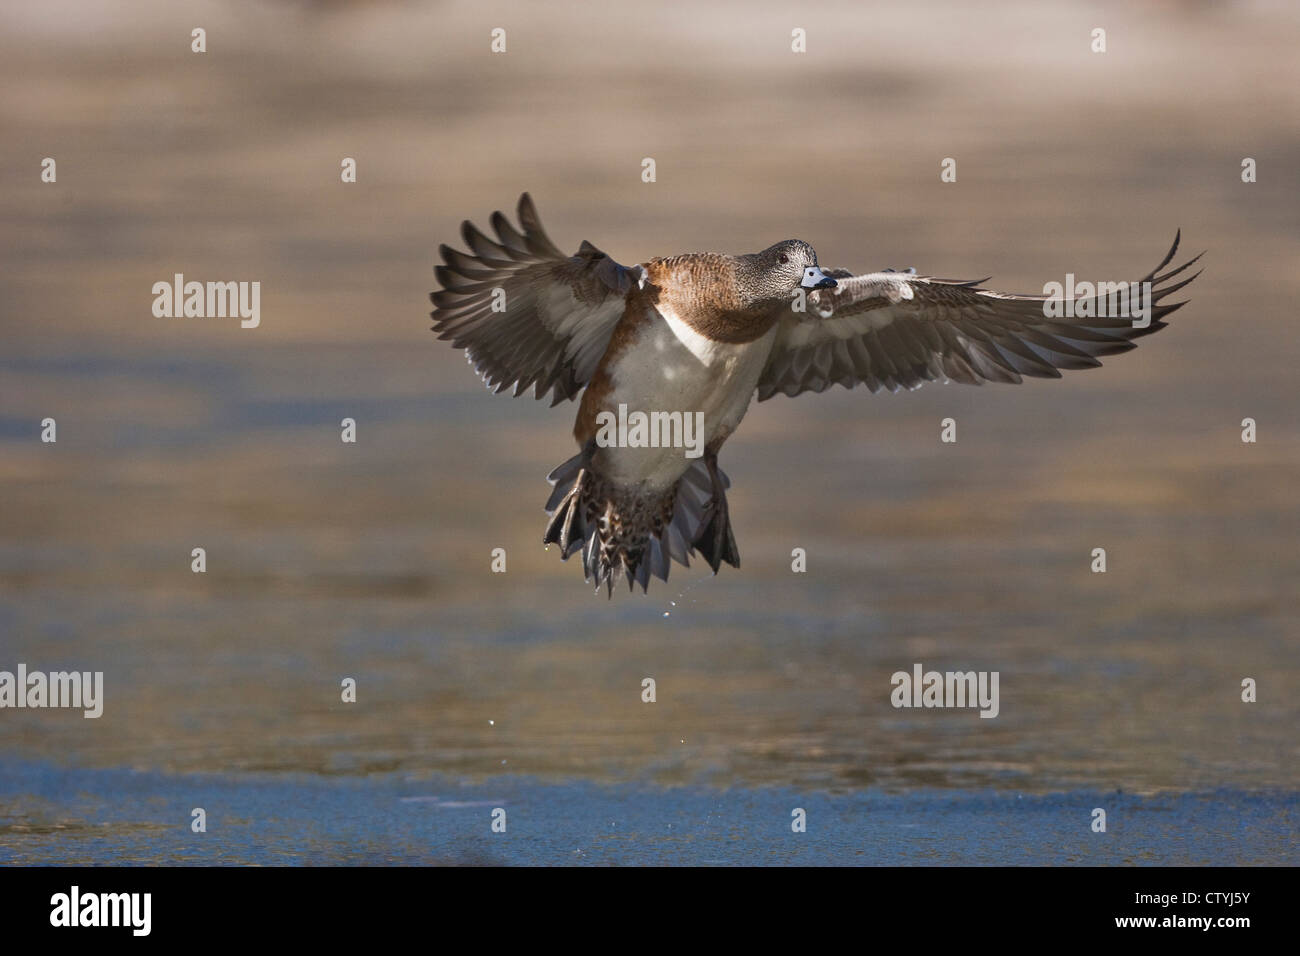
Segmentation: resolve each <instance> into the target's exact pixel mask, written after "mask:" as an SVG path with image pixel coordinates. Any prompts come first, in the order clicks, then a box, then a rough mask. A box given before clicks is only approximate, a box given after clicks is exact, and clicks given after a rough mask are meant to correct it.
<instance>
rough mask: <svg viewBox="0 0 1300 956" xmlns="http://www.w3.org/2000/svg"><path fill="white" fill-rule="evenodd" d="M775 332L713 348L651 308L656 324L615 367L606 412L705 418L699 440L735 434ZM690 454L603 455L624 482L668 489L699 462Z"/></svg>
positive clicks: (612, 451)
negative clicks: (624, 409)
mask: <svg viewBox="0 0 1300 956" xmlns="http://www.w3.org/2000/svg"><path fill="white" fill-rule="evenodd" d="M775 336H776V329H775V328H772V329H771V330H769V331H768V332H767V333H766V334H765V335H763V336H762V337H760V338H758V339H756V340H754V341H752V342H741V343H727V342H715V341H713V340H712V339H708V338H705V337H704V336H702V335H700V334H699V333H698V332H696V331H695V330H694V329H692V328H691V327H690V326H689V325H687V324H686V323H685V322H683V321H682V320H681V319H679V318H678V317H677V316H676V315H674V314H673V313H672V312H671V311H669V310H667V309H666V308H660V309H658V310H656V309H651V310H650V322H649V323H647V324H646V325H644V326H642V327H641V329H640V333H639V336H638V338H637V340H636V341H635V342H633V343H631V344H630V345H629V347H628V348H626V349H624V350H623V351H622V353H621V354H620V355H619V356H618V358H617V359H616V360H615V361H614V364H613V366H612V367H611V368H610V369H609V372H610V377H611V379H612V383H613V390H612V391H611V392H610V394H609V395H608V396H607V397H606V398H605V400H604V402H602V407H603V408H605V409H607V410H609V411H614V412H616V411H617V409H618V406H619V405H620V404H622V405H626V406H627V411H628V412H629V413H631V412H633V411H642V412H646V413H650V412H681V413H683V417H685V415H686V414H691V415H692V416H693V415H694V413H695V412H702V413H703V415H704V419H703V421H704V434H703V436H702V438H701V442H702V444H704V445H707V444H708V442H710V441H711V440H713V439H714V438H716V437H717V436H718V435H719V434H727V433H730V432H731V431H732V430H733V429H734V428H735V427H736V426H737V425H738V424H739V423H740V420H741V419H742V418H744V416H745V411H746V410H747V409H748V408H749V403H750V400H751V399H752V398H753V395H754V390H755V388H757V386H758V379H759V376H760V374H762V371H763V366H764V365H765V364H766V362H767V358H768V354H769V353H770V352H771V350H772V342H773V340H774V338H775ZM686 451H687V449H685V448H680V447H670V448H662V447H661V448H629V447H607V448H601V449H599V450H598V453H597V458H598V461H599V464H600V467H601V470H602V471H603V472H604V474H605V475H606V476H607V477H608V478H612V479H614V480H616V481H619V482H620V483H644V484H645V485H646V486H648V487H649V488H664V487H668V486H670V485H671V484H672V483H673V482H675V481H676V480H677V479H678V478H679V477H681V475H682V474H683V473H684V472H685V471H686V469H687V468H689V467H690V466H691V465H692V464H693V463H694V462H695V461H696V460H697V459H695V458H688V457H687V456H686Z"/></svg>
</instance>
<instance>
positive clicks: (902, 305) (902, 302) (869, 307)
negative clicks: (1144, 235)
mask: <svg viewBox="0 0 1300 956" xmlns="http://www.w3.org/2000/svg"><path fill="white" fill-rule="evenodd" d="M1179 235H1180V236H1181V233H1180V234H1179ZM1178 240H1179V236H1175V238H1174V244H1173V247H1172V248H1171V249H1170V250H1169V254H1168V255H1167V256H1165V258H1164V260H1163V261H1162V262H1161V263H1160V265H1158V266H1156V267H1155V268H1154V269H1153V270H1151V272H1150V273H1149V274H1148V275H1147V276H1146V277H1145V278H1144V279H1142V280H1140V282H1144V283H1145V282H1149V283H1151V285H1150V287H1149V288H1150V300H1149V305H1150V309H1151V312H1150V324H1149V325H1147V326H1146V327H1144V328H1143V327H1135V326H1134V324H1133V322H1134V320H1133V319H1132V318H1130V317H1129V313H1126V314H1125V315H1122V316H1121V315H1115V314H1114V313H1115V312H1116V311H1118V310H1116V309H1114V303H1112V302H1111V301H1110V298H1109V295H1108V294H1106V293H1100V292H1099V293H1098V294H1096V295H1093V296H1091V297H1081V298H1076V299H1073V300H1072V301H1071V302H1064V301H1062V300H1060V299H1053V298H1051V297H1049V296H1045V295H1008V294H1006V293H1002V292H994V291H992V290H989V289H984V288H981V287H980V285H979V283H980V282H983V281H985V280H983V279H976V280H975V281H973V282H960V281H955V280H952V279H936V278H933V277H930V276H914V275H908V274H906V273H899V272H875V273H871V274H869V275H860V276H854V275H852V274H851V273H848V272H845V271H842V270H840V271H837V272H830V273H827V274H828V275H830V276H832V277H834V278H835V279H837V280H838V283H839V284H838V286H837V287H836V288H834V289H822V290H819V291H816V292H812V293H809V295H808V308H807V311H806V312H805V313H802V314H800V313H796V312H793V311H790V312H788V313H786V314H785V315H783V317H782V318H781V320H780V327H779V329H778V331H777V338H776V342H775V343H774V345H773V349H772V355H771V357H770V358H769V359H768V364H767V367H766V368H765V369H764V370H763V374H762V377H761V378H760V379H759V382H758V398H759V401H762V400H764V399H767V398H771V397H772V396H773V395H776V394H778V393H780V394H784V395H798V394H799V393H800V392H805V391H814V392H824V391H826V389H828V388H830V387H831V386H832V385H835V384H837V383H838V384H840V385H843V386H844V387H845V388H852V387H853V386H855V385H857V384H858V383H863V384H865V385H866V386H867V388H869V389H871V391H873V392H875V391H877V390H879V389H881V388H886V389H889V390H890V391H891V392H894V391H898V390H899V389H900V388H907V389H911V388H916V387H918V386H920V385H922V384H924V383H925V382H944V381H952V382H964V383H967V384H971V385H982V384H983V383H984V382H986V381H987V382H1015V383H1018V382H1020V381H1022V377H1023V376H1031V377H1035V378H1060V377H1061V373H1060V371H1059V369H1076V368H1094V367H1096V366H1098V365H1100V364H1101V362H1099V361H1098V360H1097V359H1098V356H1102V355H1111V354H1114V353H1117V352H1126V351H1128V350H1129V349H1131V348H1134V347H1135V344H1134V343H1133V342H1132V339H1135V338H1138V337H1139V336H1142V335H1147V334H1148V333H1151V332H1154V331H1156V330H1157V329H1161V328H1164V326H1165V323H1164V322H1162V321H1160V320H1161V319H1162V318H1163V317H1165V316H1167V315H1168V314H1169V313H1170V312H1173V311H1174V310H1175V309H1177V308H1178V307H1179V306H1181V305H1183V304H1184V303H1183V302H1174V303H1170V304H1161V300H1162V299H1164V298H1165V297H1166V296H1168V295H1169V294H1170V293H1172V292H1174V291H1176V290H1178V289H1181V288H1182V287H1183V286H1185V285H1187V283H1189V282H1191V281H1192V279H1195V278H1196V276H1198V275H1200V273H1199V272H1197V273H1194V274H1193V275H1191V276H1190V277H1188V278H1186V279H1183V280H1182V281H1181V282H1177V283H1173V284H1170V283H1169V280H1170V279H1172V278H1173V277H1174V276H1176V275H1178V274H1179V273H1180V272H1182V271H1183V270H1185V269H1186V268H1188V266H1190V265H1191V264H1192V263H1194V262H1195V261H1196V260H1197V259H1199V258H1200V256H1197V257H1196V258H1195V259H1192V260H1190V261H1188V262H1186V263H1184V264H1183V265H1181V266H1179V267H1178V268H1176V269H1171V270H1170V271H1169V272H1166V273H1164V274H1163V275H1157V273H1158V272H1160V270H1161V269H1163V268H1164V267H1165V266H1167V265H1168V264H1169V262H1170V260H1172V259H1173V257H1174V253H1175V252H1176V251H1177V250H1178ZM1124 285H1125V286H1128V285H1129V284H1128V283H1125V284H1124ZM1107 292H1109V290H1107ZM1144 301H1145V300H1144ZM1135 304H1136V303H1130V307H1132V306H1133V305H1135ZM1066 305H1069V306H1071V311H1070V313H1068V314H1063V313H1064V312H1065V310H1064V309H1063V308H1061V307H1062V306H1066ZM1053 306H1055V308H1054V307H1053ZM1099 311H1100V312H1102V313H1106V312H1109V313H1110V315H1109V316H1107V315H1105V314H1102V315H1101V316H1099V315H1098V313H1099ZM1080 313H1083V315H1080Z"/></svg>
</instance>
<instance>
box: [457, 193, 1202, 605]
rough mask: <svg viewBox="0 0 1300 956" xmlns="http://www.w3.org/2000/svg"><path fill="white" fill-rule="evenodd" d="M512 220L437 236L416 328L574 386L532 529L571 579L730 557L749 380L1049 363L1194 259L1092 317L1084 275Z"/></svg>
mask: <svg viewBox="0 0 1300 956" xmlns="http://www.w3.org/2000/svg"><path fill="white" fill-rule="evenodd" d="M518 220H519V226H518V227H516V226H514V225H513V224H511V222H510V221H509V220H508V219H507V218H506V217H505V216H504V215H503V214H502V213H500V212H496V213H493V215H492V219H491V223H492V229H493V231H494V232H495V233H496V239H495V240H493V239H490V238H488V237H487V236H486V235H484V234H483V233H482V232H480V231H479V230H478V229H476V228H475V227H474V225H473V224H472V223H470V222H468V221H466V222H465V223H464V224H463V226H462V230H461V235H462V237H463V239H464V241H465V245H467V246H468V247H469V250H470V251H469V252H468V253H465V252H460V251H458V250H456V249H453V248H451V247H450V246H446V245H443V246H441V247H440V249H439V251H440V252H441V254H442V258H443V262H444V264H443V265H440V266H437V267H436V268H435V270H434V271H435V273H436V277H437V280H438V284H439V285H440V286H441V288H440V289H439V290H438V291H436V292H434V293H432V296H431V297H432V300H433V304H434V307H435V308H434V311H433V313H432V315H433V320H434V324H433V330H434V331H435V332H437V333H439V335H438V337H439V338H440V339H445V340H447V341H449V342H450V343H451V345H452V347H454V348H458V349H464V350H465V352H466V355H467V357H468V359H469V362H470V364H471V365H472V366H473V367H474V370H475V372H477V373H478V374H479V376H481V377H482V379H483V380H484V381H485V382H486V383H487V385H488V387H489V388H491V389H493V390H494V391H496V392H502V391H504V390H506V389H508V388H513V391H514V394H515V395H516V396H518V395H521V394H522V393H523V392H524V391H525V390H527V389H530V388H531V389H532V391H533V396H534V397H535V398H538V399H540V398H543V397H544V396H546V395H548V394H549V395H550V396H551V404H552V406H554V405H557V404H559V403H560V402H562V401H565V400H567V399H574V398H578V397H579V395H581V400H580V401H579V403H578V413H577V419H576V421H575V423H574V429H573V434H574V438H575V439H576V440H577V444H578V453H577V454H576V455H574V456H573V457H572V458H570V459H569V460H568V461H566V462H564V463H563V464H562V465H560V466H559V467H557V468H556V469H555V470H554V471H552V472H551V474H550V475H549V476H548V480H549V481H550V482H551V484H552V485H553V486H554V487H553V491H552V494H551V497H550V500H549V501H548V502H547V504H546V510H547V513H548V515H549V522H548V524H547V527H546V532H545V535H544V538H543V540H544V542H545V543H547V544H551V543H554V544H557V545H558V546H559V550H560V554H561V556H562V557H564V558H565V559H567V558H568V557H569V556H570V555H572V554H573V553H574V552H577V551H580V552H581V553H582V567H583V573H584V575H585V577H586V578H587V580H588V581H589V582H591V583H593V584H594V585H595V587H596V589H597V590H599V589H600V588H601V587H604V588H605V589H606V592H607V593H611V594H612V592H613V587H614V582H615V580H616V579H617V578H619V577H622V578H624V579H625V580H626V581H627V582H628V587H629V588H631V587H633V586H634V585H635V584H640V585H641V588H642V591H645V590H646V588H647V586H648V584H649V580H650V575H651V574H653V575H655V576H657V577H659V578H661V579H662V580H665V581H666V580H667V579H668V572H669V569H670V567H671V564H672V562H673V561H677V562H678V563H680V564H682V565H684V566H689V556H690V555H691V554H693V553H696V554H698V555H699V556H701V557H703V559H704V560H705V561H706V562H707V563H708V565H709V566H710V567H711V568H712V569H713V572H714V573H715V574H716V573H717V572H718V569H719V568H720V567H721V565H722V562H724V561H725V562H727V563H728V564H731V565H733V566H734V567H737V568H739V567H740V552H739V550H738V548H737V547H736V539H735V536H734V535H733V533H732V530H731V518H730V514H729V512H728V509H727V496H726V490H727V488H728V487H729V486H730V482H729V481H728V479H727V476H726V475H725V474H724V473H723V471H722V469H721V468H719V467H718V452H719V451H720V450H721V448H722V446H723V444H724V443H725V442H726V440H727V438H728V437H729V436H730V435H731V433H732V432H734V431H735V430H736V427H737V426H738V425H739V424H740V421H741V419H742V418H744V416H745V412H746V411H747V410H748V409H749V405H750V402H751V400H752V399H753V398H754V397H755V395H757V397H758V400H759V401H760V402H761V401H765V400H766V399H769V398H771V397H772V396H774V395H778V394H780V395H790V396H794V395H798V394H800V393H801V392H824V391H826V390H827V389H828V388H830V387H831V386H832V385H835V384H839V385H843V386H844V387H845V388H853V387H854V386H856V385H859V384H862V385H866V387H867V388H868V389H869V390H870V391H872V392H876V391H879V390H881V389H886V390H888V391H891V392H896V391H898V390H900V389H914V388H917V387H919V386H921V385H923V384H925V383H926V382H940V383H948V382H961V383H965V384H970V385H980V384H983V383H984V382H1010V383H1019V382H1021V381H1022V380H1023V379H1024V378H1025V377H1031V378H1060V377H1061V372H1060V370H1061V369H1084V368H1094V367H1096V366H1098V365H1100V364H1101V362H1100V361H1098V359H1099V357H1100V356H1104V355H1112V354H1115V353H1118V352H1125V351H1128V350H1129V349H1131V348H1134V346H1135V343H1134V342H1133V340H1134V339H1136V338H1139V337H1140V336H1143V335H1148V334H1150V333H1152V332H1155V331H1156V330H1157V329H1161V328H1163V327H1164V326H1165V323H1164V322H1163V321H1162V319H1164V318H1165V317H1166V316H1168V315H1169V314H1170V313H1171V312H1173V311H1174V310H1175V309H1177V308H1179V307H1180V306H1182V305H1184V304H1185V302H1165V301H1163V300H1164V299H1165V298H1166V297H1167V296H1169V295H1170V294H1171V293H1173V292H1175V291H1176V290H1178V289H1180V288H1182V287H1183V286H1185V285H1187V283H1189V282H1191V281H1192V279H1194V278H1196V276H1197V275H1199V274H1200V273H1199V272H1197V273H1194V274H1192V275H1190V276H1188V277H1186V278H1184V279H1182V280H1180V281H1178V282H1172V281H1171V280H1172V279H1174V277H1176V276H1178V275H1179V274H1181V273H1182V272H1184V271H1185V270H1186V269H1187V268H1188V267H1189V266H1191V265H1192V263H1194V262H1196V260H1197V259H1199V258H1200V256H1197V257H1196V258H1194V259H1191V260H1189V261H1188V262H1186V263H1184V264H1183V265H1181V266H1178V267H1177V268H1173V269H1170V270H1169V271H1167V272H1164V273H1161V270H1162V269H1164V268H1165V267H1166V266H1167V265H1169V263H1170V262H1171V261H1172V260H1173V257H1174V254H1175V253H1176V251H1177V249H1178V237H1177V236H1175V238H1174V243H1173V247H1172V248H1171V249H1170V250H1169V253H1168V255H1166V256H1165V258H1164V259H1163V260H1162V261H1161V263H1160V265H1158V266H1156V268H1155V269H1153V270H1152V271H1151V272H1150V273H1148V274H1147V276H1146V277H1145V278H1144V279H1142V280H1140V282H1142V283H1149V286H1143V287H1141V288H1145V289H1146V290H1147V292H1146V307H1145V308H1146V310H1147V311H1146V313H1145V315H1144V317H1143V320H1142V321H1135V320H1134V319H1133V318H1132V317H1130V315H1128V314H1124V315H1110V316H1108V315H1107V313H1108V312H1115V311H1117V310H1114V309H1113V308H1111V309H1108V308H1107V305H1108V299H1107V296H1106V295H1100V294H1096V293H1095V290H1093V291H1094V294H1093V295H1091V296H1081V297H1077V298H1073V299H1069V300H1066V301H1062V300H1061V298H1060V297H1049V296H1043V295H1011V294H1007V293H1002V292H994V291H992V290H990V289H985V288H983V287H982V286H981V285H980V283H981V282H983V281H985V280H974V281H958V280H952V279H938V278H934V277H932V276H921V275H915V274H912V273H910V272H908V273H900V272H894V271H892V270H891V271H886V272H873V273H866V274H862V275H855V274H853V273H852V272H849V271H846V270H829V271H824V270H822V268H821V266H820V265H819V264H818V262H817V254H816V253H815V252H814V251H813V248H812V246H810V245H809V244H808V243H806V242H802V241H800V240H797V239H787V240H785V241H784V242H778V243H777V244H776V245H774V246H770V247H768V248H767V249H764V250H763V251H762V252H755V253H750V254H747V255H735V256H733V255H720V254H717V253H693V254H688V255H677V256H669V257H667V258H656V259H650V260H648V261H646V262H643V263H641V264H639V265H635V266H623V265H619V264H618V263H617V262H615V261H614V260H613V259H611V258H609V256H607V255H605V253H603V252H601V251H600V250H599V249H597V248H596V247H595V246H593V245H592V244H591V243H589V242H583V243H582V245H581V246H580V247H579V248H578V251H577V252H576V253H575V254H573V255H571V256H569V255H565V254H564V253H562V252H561V251H560V250H559V249H558V248H556V246H555V245H554V244H553V243H552V242H551V240H550V239H549V238H547V235H546V233H545V232H544V231H543V229H542V224H541V220H540V219H539V218H538V215H537V210H536V208H535V207H534V206H533V201H532V199H531V198H530V197H529V195H528V194H527V193H524V195H523V196H521V197H520V199H519V208H518ZM1125 285H1126V286H1127V285H1128V283H1125ZM1109 301H1110V302H1111V303H1113V302H1114V301H1115V299H1114V297H1113V296H1112V297H1111V298H1110V300H1109ZM629 409H630V410H631V413H629V411H628V410H629ZM637 413H640V414H641V416H642V417H641V418H640V419H637V417H636V415H637ZM674 415H675V416H676V417H674ZM629 421H634V424H635V422H639V423H640V425H641V426H642V427H640V428H639V429H638V428H637V427H632V428H627V427H625V426H626V424H627V422H629ZM647 421H648V422H649V423H650V427H649V428H648V429H647V428H646V427H644V426H645V423H646V422H647ZM615 422H617V423H618V427H617V428H615V427H613V425H614V423H615ZM692 424H695V425H696V426H697V427H696V428H695V429H692V428H691V427H690V426H691V425H692ZM647 431H648V432H649V433H650V434H647ZM683 436H684V437H683ZM661 438H662V439H664V440H662V441H661V440H659V439H661ZM687 439H689V441H687Z"/></svg>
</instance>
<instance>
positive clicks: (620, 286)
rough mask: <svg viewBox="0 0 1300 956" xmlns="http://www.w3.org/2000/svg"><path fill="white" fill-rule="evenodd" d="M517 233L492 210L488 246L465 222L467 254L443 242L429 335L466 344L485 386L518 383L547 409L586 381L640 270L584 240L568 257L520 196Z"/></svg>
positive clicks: (516, 387)
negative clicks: (548, 398)
mask: <svg viewBox="0 0 1300 956" xmlns="http://www.w3.org/2000/svg"><path fill="white" fill-rule="evenodd" d="M519 224H520V226H521V227H522V228H523V231H522V232H520V231H518V230H516V229H515V227H514V226H512V225H511V224H510V221H509V220H508V219H506V217H505V216H503V215H502V214H501V213H500V212H494V213H493V214H492V228H493V229H494V230H495V231H496V234H497V241H495V242H493V241H492V240H491V239H489V238H488V237H487V236H485V235H484V234H483V233H481V232H479V231H478V229H476V228H475V227H474V224H473V223H471V222H469V221H468V220H467V221H466V222H465V223H464V224H463V225H462V226H461V235H462V236H463V237H464V240H465V244H466V245H467V246H469V248H470V254H466V253H463V252H459V251H458V250H456V249H452V248H451V247H450V246H446V245H443V246H440V247H439V249H438V251H439V252H440V253H441V254H442V258H443V261H444V262H445V263H446V265H441V266H437V267H436V268H435V269H434V273H435V274H436V275H437V277H438V284H439V285H441V286H442V288H441V289H440V290H439V291H437V292H434V293H432V295H431V296H430V298H431V299H432V300H433V304H434V306H435V309H434V311H433V313H432V314H433V331H435V332H437V333H439V335H438V338H440V339H449V340H450V341H451V344H452V346H453V347H454V348H458V349H465V352H466V355H467V356H468V358H469V361H470V364H471V365H473V366H474V371H476V372H477V373H478V374H479V375H480V376H481V377H482V378H483V381H484V382H486V383H487V385H488V387H489V388H493V389H495V390H496V391H497V392H502V391H504V390H505V389H507V388H510V387H511V386H514V390H515V391H514V393H515V395H516V396H517V395H520V394H522V393H523V391H524V390H525V389H526V388H528V387H529V386H533V397H534V398H541V397H542V396H543V395H545V394H546V392H547V391H548V390H549V391H550V392H551V393H552V394H553V396H554V398H553V400H552V402H551V404H552V405H558V404H559V403H560V402H561V401H562V400H563V399H566V398H573V397H574V396H575V395H577V394H578V392H579V391H581V390H582V388H583V387H584V386H585V385H586V384H587V382H589V381H590V380H591V376H592V375H593V374H594V373H595V371H596V365H597V363H599V361H600V357H601V356H602V355H604V354H605V349H606V347H607V346H608V345H609V339H610V336H611V335H612V334H613V332H614V326H615V325H617V324H618V320H619V317H620V316H622V314H623V297H624V296H625V295H626V294H627V292H628V290H629V289H630V288H631V287H632V286H633V284H635V283H636V282H637V281H638V279H639V278H640V276H641V269H640V267H639V266H634V267H632V268H631V269H628V268H627V267H625V266H621V265H619V264H618V263H617V262H615V261H614V260H613V259H611V258H609V256H607V255H605V253H603V252H601V251H600V250H599V249H597V248H596V247H595V246H593V245H592V244H591V243H589V242H584V243H583V244H582V246H581V248H579V249H578V252H577V254H576V255H573V256H566V255H564V253H562V252H560V250H559V249H557V248H556V247H555V245H554V244H553V243H552V242H551V240H550V239H548V238H547V236H546V233H545V232H544V231H543V230H542V224H541V220H540V219H538V216H537V210H536V209H535V208H534V207H533V200H532V198H531V197H530V196H529V195H528V193H524V194H523V195H522V196H520V197H519Z"/></svg>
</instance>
